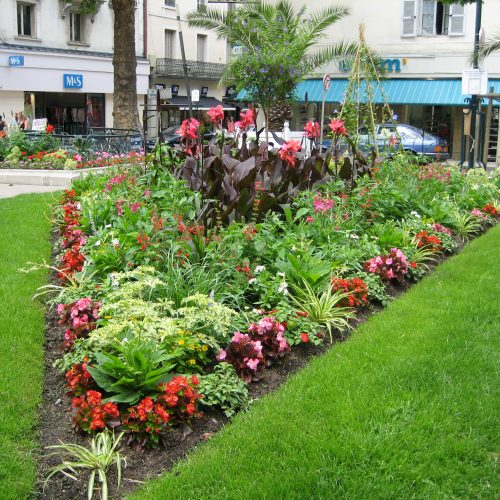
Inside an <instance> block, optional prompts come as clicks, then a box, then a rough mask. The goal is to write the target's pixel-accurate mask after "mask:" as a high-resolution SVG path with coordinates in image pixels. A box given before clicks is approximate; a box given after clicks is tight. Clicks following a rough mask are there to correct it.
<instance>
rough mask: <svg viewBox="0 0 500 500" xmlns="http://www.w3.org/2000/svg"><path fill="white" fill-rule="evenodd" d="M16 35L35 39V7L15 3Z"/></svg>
mask: <svg viewBox="0 0 500 500" xmlns="http://www.w3.org/2000/svg"><path fill="white" fill-rule="evenodd" d="M17 34H18V35H20V36H30V37H35V36H36V33H35V6H34V5H33V4H29V3H23V2H17Z"/></svg>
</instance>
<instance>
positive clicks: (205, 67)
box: [156, 58, 226, 80]
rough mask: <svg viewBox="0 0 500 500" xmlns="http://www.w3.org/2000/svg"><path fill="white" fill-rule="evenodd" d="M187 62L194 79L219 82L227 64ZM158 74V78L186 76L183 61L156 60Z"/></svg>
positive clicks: (190, 74)
mask: <svg viewBox="0 0 500 500" xmlns="http://www.w3.org/2000/svg"><path fill="white" fill-rule="evenodd" d="M186 62H187V66H188V74H189V76H190V77H192V78H200V79H206V80H218V79H219V78H220V77H221V76H222V73H223V72H224V69H225V68H226V65H225V64H219V63H211V62H203V61H186ZM156 74H157V76H184V68H183V67H182V60H181V59H165V58H158V59H156Z"/></svg>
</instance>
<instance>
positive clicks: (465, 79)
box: [462, 69, 488, 95]
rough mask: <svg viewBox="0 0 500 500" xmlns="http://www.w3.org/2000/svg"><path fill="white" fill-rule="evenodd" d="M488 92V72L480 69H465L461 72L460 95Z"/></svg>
mask: <svg viewBox="0 0 500 500" xmlns="http://www.w3.org/2000/svg"><path fill="white" fill-rule="evenodd" d="M487 92H488V72H487V71H484V70H482V69H466V70H464V71H463V72H462V95H469V94H472V95H478V94H486V93H487Z"/></svg>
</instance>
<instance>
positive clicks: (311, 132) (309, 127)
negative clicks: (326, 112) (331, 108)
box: [304, 120, 321, 139]
mask: <svg viewBox="0 0 500 500" xmlns="http://www.w3.org/2000/svg"><path fill="white" fill-rule="evenodd" d="M304 130H305V132H306V137H307V138H308V139H316V138H317V137H319V136H320V134H321V127H320V125H319V123H318V122H313V121H312V120H310V121H308V122H307V123H306V125H305V127H304Z"/></svg>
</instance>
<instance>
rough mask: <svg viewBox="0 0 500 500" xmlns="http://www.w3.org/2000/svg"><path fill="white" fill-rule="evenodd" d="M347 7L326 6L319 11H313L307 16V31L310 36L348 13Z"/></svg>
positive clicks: (318, 32) (315, 34)
mask: <svg viewBox="0 0 500 500" xmlns="http://www.w3.org/2000/svg"><path fill="white" fill-rule="evenodd" d="M349 12H350V11H349V9H347V8H346V7H344V6H342V5H334V6H331V7H327V8H326V9H324V10H321V11H319V12H313V13H312V14H311V16H310V17H309V21H308V23H307V25H308V31H309V33H310V34H311V35H312V36H315V37H316V36H317V35H318V34H320V33H322V32H323V31H325V30H326V29H328V27H329V26H331V25H332V24H334V23H336V22H337V21H339V20H340V19H342V18H344V17H345V16H348V15H349Z"/></svg>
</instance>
